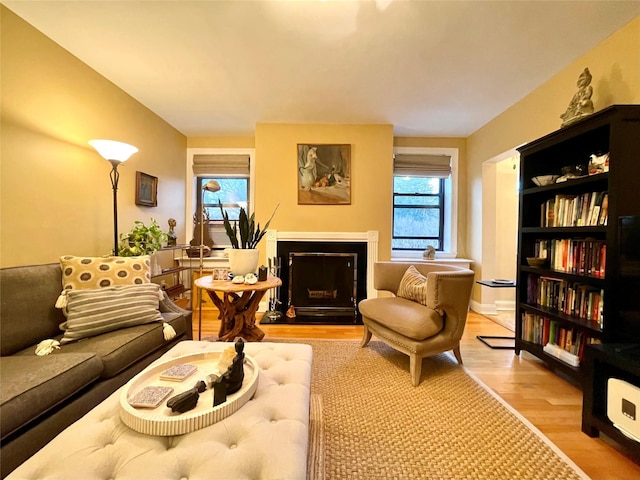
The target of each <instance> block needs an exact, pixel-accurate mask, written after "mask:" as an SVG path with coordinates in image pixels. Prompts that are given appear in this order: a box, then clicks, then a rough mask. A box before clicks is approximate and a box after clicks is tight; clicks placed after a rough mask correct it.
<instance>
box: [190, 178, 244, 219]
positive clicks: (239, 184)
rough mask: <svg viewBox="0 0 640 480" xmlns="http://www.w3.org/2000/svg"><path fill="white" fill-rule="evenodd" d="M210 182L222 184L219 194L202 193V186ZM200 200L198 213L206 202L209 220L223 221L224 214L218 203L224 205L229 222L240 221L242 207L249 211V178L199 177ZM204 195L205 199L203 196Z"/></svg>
mask: <svg viewBox="0 0 640 480" xmlns="http://www.w3.org/2000/svg"><path fill="white" fill-rule="evenodd" d="M209 180H215V181H216V182H218V183H219V184H220V190H219V191H217V192H209V191H206V190H205V191H204V192H203V191H202V186H203V185H204V184H205V183H207V182H208V181H209ZM197 191H198V199H197V201H196V212H199V211H200V204H201V203H202V201H203V200H204V208H205V212H206V214H208V217H209V220H210V221H213V222H216V221H220V222H221V221H222V213H221V212H220V206H219V205H218V202H220V203H222V208H224V209H225V210H226V211H227V213H228V214H229V220H238V217H239V215H240V207H242V208H244V209H245V210H247V211H248V208H249V178H247V177H214V176H211V177H198V178H197ZM203 193H204V197H203V195H202V194H203Z"/></svg>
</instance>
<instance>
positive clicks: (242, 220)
mask: <svg viewBox="0 0 640 480" xmlns="http://www.w3.org/2000/svg"><path fill="white" fill-rule="evenodd" d="M218 206H219V207H220V212H221V213H222V221H223V222H224V229H225V231H226V233H227V237H229V241H230V242H231V247H232V248H230V249H227V254H228V256H229V268H230V270H231V273H232V274H233V275H246V274H247V273H255V272H256V269H257V267H258V255H259V250H258V248H257V247H258V243H260V240H262V237H264V235H265V234H266V233H267V229H268V228H269V224H270V223H271V220H272V219H273V216H274V215H275V214H276V211H277V210H278V206H276V208H275V210H274V211H273V213H272V214H271V217H270V218H269V220H268V221H267V223H266V224H265V225H264V228H263V229H260V224H259V223H258V224H256V222H255V213H252V214H251V215H250V216H249V215H247V212H246V211H245V209H244V208H242V207H240V215H239V216H238V220H237V221H236V220H234V221H233V224H232V223H231V220H229V214H228V213H227V212H225V210H224V209H223V208H222V202H220V200H218Z"/></svg>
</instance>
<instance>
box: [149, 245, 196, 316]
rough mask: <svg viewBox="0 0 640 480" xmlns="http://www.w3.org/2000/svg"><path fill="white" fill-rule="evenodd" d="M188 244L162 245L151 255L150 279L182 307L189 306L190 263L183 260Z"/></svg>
mask: <svg viewBox="0 0 640 480" xmlns="http://www.w3.org/2000/svg"><path fill="white" fill-rule="evenodd" d="M188 248H189V245H175V246H171V247H163V248H161V249H160V250H157V251H156V252H154V253H153V255H151V281H152V282H153V283H157V284H158V285H160V286H161V287H162V289H163V290H164V291H165V292H167V295H169V298H171V299H172V300H174V301H175V302H176V304H178V305H180V306H181V307H182V308H189V297H190V291H191V287H190V278H191V272H190V270H191V266H190V265H191V264H190V262H184V261H183V259H185V258H186V257H187V254H186V251H187V249H188Z"/></svg>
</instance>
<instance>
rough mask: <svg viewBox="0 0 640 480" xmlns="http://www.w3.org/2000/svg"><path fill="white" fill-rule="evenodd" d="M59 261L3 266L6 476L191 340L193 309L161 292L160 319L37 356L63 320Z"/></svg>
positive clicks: (1, 422)
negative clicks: (168, 333) (169, 333)
mask: <svg viewBox="0 0 640 480" xmlns="http://www.w3.org/2000/svg"><path fill="white" fill-rule="evenodd" d="M61 285H62V274H61V268H60V264H58V263H55V264H47V265H34V266H24V267H13V268H5V269H1V270H0V296H1V303H2V307H1V311H0V329H1V330H0V331H1V333H2V335H1V337H0V349H1V351H0V353H1V357H0V429H1V432H2V437H1V449H0V454H1V458H0V463H1V474H2V477H3V478H4V477H5V476H6V475H7V474H8V473H9V472H11V471H12V470H13V469H15V468H16V467H17V466H18V465H20V464H21V463H22V462H23V461H24V460H26V459H27V458H29V457H30V456H31V455H33V454H34V453H35V452H36V451H37V450H39V449H40V448H42V447H43V446H44V445H45V444H46V443H47V442H49V441H50V440H51V439H52V438H53V437H55V436H56V435H57V434H58V433H59V432H61V431H62V430H63V429H64V428H66V427H67V426H69V425H70V424H71V423H73V422H75V421H76V420H78V419H79V418H81V417H82V416H83V415H84V414H85V413H87V412H88V411H89V410H90V409H91V408H93V407H94V406H96V405H97V404H98V403H100V402H101V401H102V400H104V399H105V398H107V397H108V396H109V395H110V394H111V393H112V392H114V391H115V390H116V389H117V388H119V387H120V386H122V385H123V384H125V383H126V382H127V381H128V380H129V379H131V378H132V377H133V376H134V375H135V374H137V373H138V372H140V371H141V370H142V369H143V368H144V367H146V366H147V365H149V363H151V362H152V361H153V360H155V359H156V358H158V357H159V356H160V355H162V354H163V353H164V352H166V351H167V350H169V349H170V348H171V347H173V346H174V345H175V344H176V343H177V342H179V341H181V340H185V339H191V336H192V326H191V312H190V311H187V310H183V309H181V308H179V307H178V306H176V305H175V304H174V303H173V302H172V301H171V300H169V298H168V297H167V296H166V293H165V294H164V297H165V298H164V300H161V301H160V308H159V309H160V312H161V314H162V317H163V320H164V322H166V323H169V324H170V325H171V326H172V327H173V329H174V330H175V332H176V336H175V338H173V339H171V340H165V338H164V335H163V325H162V323H160V322H157V321H155V322H153V323H147V324H144V325H137V326H133V327H128V328H122V329H120V330H116V331H111V332H108V333H103V334H100V335H98V336H95V337H90V338H85V339H82V340H80V341H78V342H74V343H69V344H65V345H63V346H62V347H61V348H60V349H59V350H54V351H53V353H51V354H50V355H47V356H37V355H35V347H36V345H37V344H38V343H39V342H40V341H41V340H44V339H49V338H54V339H60V337H62V334H63V332H62V331H61V330H60V328H59V325H60V324H61V323H62V322H64V321H65V317H64V315H63V314H62V311H61V310H60V309H57V308H55V303H56V300H57V298H58V296H59V295H60V291H61Z"/></svg>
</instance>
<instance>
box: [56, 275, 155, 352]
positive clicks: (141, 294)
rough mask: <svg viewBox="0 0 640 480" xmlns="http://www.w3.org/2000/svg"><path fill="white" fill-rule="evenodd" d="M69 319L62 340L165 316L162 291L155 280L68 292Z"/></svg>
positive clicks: (63, 342)
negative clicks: (160, 305) (160, 303)
mask: <svg viewBox="0 0 640 480" xmlns="http://www.w3.org/2000/svg"><path fill="white" fill-rule="evenodd" d="M67 296H68V299H67V321H66V322H64V323H62V324H60V329H61V330H64V336H63V337H62V340H60V342H61V343H62V344H65V343H69V342H73V341H76V340H80V339H81V338H85V337H92V336H95V335H100V334H102V333H106V332H110V331H112V330H118V329H120V328H125V327H132V326H134V325H142V324H145V323H150V322H156V321H161V320H162V315H161V314H160V310H158V306H159V302H160V299H161V298H162V291H161V290H160V286H159V285H157V284H155V283H146V284H143V285H120V286H115V287H105V288H98V289H93V290H70V291H69V292H68V293H67Z"/></svg>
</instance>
